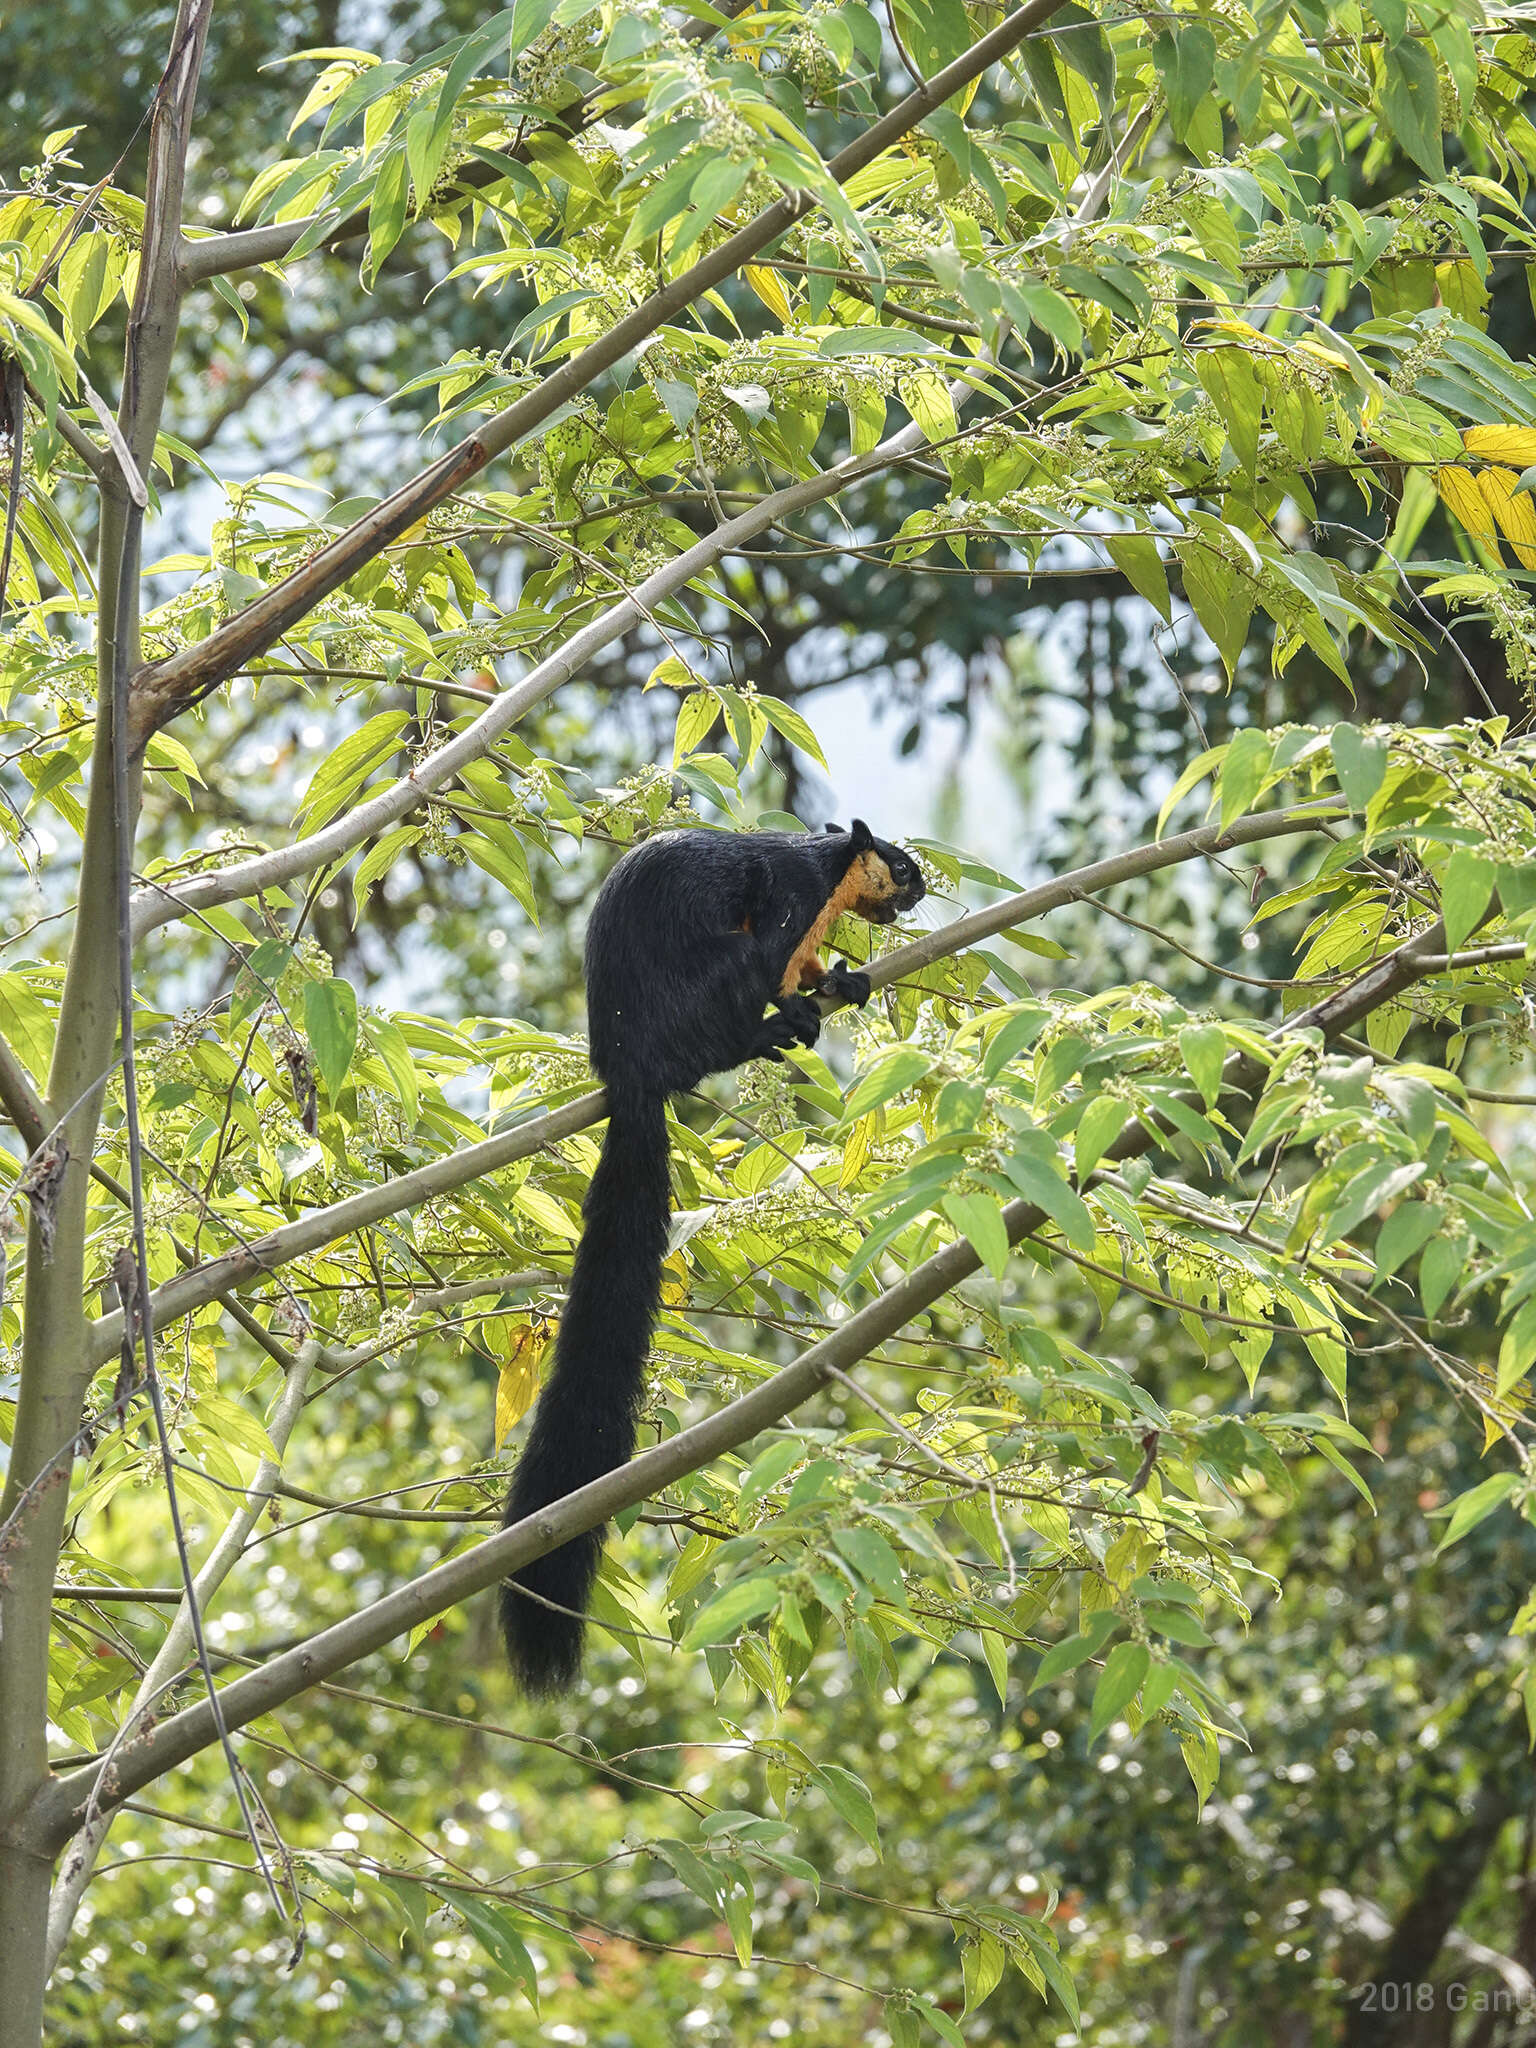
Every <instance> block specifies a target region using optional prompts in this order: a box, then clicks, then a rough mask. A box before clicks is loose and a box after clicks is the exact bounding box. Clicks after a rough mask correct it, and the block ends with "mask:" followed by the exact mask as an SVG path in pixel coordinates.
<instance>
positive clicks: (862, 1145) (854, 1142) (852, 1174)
mask: <svg viewBox="0 0 1536 2048" xmlns="http://www.w3.org/2000/svg"><path fill="white" fill-rule="evenodd" d="M873 1124H874V1114H873V1112H871V1113H870V1115H868V1116H861V1117H860V1118H859V1120H858V1122H857V1123H856V1124H855V1125H854V1127H853V1129H852V1130H851V1131H850V1132H849V1133H848V1140H847V1143H846V1144H845V1145H844V1146H843V1163H842V1167H841V1169H840V1171H839V1173H838V1176H837V1185H838V1187H839V1188H845V1187H848V1186H849V1185H850V1184H851V1183H852V1182H853V1181H856V1180H857V1179H858V1177H859V1175H860V1174H861V1173H862V1172H863V1170H864V1162H865V1160H866V1159H868V1157H869V1140H870V1133H871V1129H872V1127H873Z"/></svg>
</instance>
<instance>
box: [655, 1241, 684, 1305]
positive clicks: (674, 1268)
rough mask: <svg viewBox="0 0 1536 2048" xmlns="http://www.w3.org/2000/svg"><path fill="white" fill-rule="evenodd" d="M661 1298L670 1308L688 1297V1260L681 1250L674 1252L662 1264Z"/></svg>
mask: <svg viewBox="0 0 1536 2048" xmlns="http://www.w3.org/2000/svg"><path fill="white" fill-rule="evenodd" d="M661 1298H662V1301H663V1302H664V1304H665V1305H666V1306H667V1307H668V1308H677V1307H678V1306H679V1304H680V1303H682V1302H685V1301H686V1300H687V1299H688V1261H687V1260H686V1259H685V1258H684V1257H683V1255H682V1253H681V1252H674V1253H673V1254H672V1256H671V1258H669V1259H667V1260H665V1261H664V1262H663V1264H662V1268H661Z"/></svg>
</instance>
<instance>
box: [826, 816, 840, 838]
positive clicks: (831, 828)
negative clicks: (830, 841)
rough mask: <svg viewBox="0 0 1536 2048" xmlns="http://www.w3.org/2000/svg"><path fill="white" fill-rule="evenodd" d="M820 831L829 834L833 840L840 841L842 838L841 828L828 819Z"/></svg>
mask: <svg viewBox="0 0 1536 2048" xmlns="http://www.w3.org/2000/svg"><path fill="white" fill-rule="evenodd" d="M821 829H822V831H823V832H826V833H830V834H831V836H832V837H833V838H834V839H841V838H842V836H843V828H842V826H841V825H838V824H835V823H834V822H833V821H832V820H831V819H830V818H829V819H828V820H827V822H826V824H825V825H823V826H822V828H821Z"/></svg>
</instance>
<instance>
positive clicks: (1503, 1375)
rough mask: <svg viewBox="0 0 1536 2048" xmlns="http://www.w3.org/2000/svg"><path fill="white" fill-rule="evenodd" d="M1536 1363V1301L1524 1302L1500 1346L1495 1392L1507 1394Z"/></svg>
mask: <svg viewBox="0 0 1536 2048" xmlns="http://www.w3.org/2000/svg"><path fill="white" fill-rule="evenodd" d="M1533 1362H1536V1300H1530V1301H1526V1302H1524V1303H1523V1304H1522V1305H1521V1307H1520V1309H1519V1311H1518V1313H1517V1314H1516V1316H1515V1319H1514V1321H1513V1322H1512V1323H1511V1324H1510V1326H1509V1328H1508V1329H1507V1330H1506V1331H1505V1332H1504V1338H1503V1341H1502V1343H1501V1344H1500V1345H1499V1369H1498V1382H1497V1385H1496V1386H1495V1388H1494V1392H1495V1393H1498V1394H1507V1393H1508V1392H1509V1390H1510V1388H1511V1387H1513V1386H1515V1385H1517V1384H1518V1382H1519V1381H1521V1380H1523V1379H1524V1378H1525V1376H1526V1374H1527V1373H1528V1372H1529V1371H1530V1369H1531V1365H1532V1363H1533Z"/></svg>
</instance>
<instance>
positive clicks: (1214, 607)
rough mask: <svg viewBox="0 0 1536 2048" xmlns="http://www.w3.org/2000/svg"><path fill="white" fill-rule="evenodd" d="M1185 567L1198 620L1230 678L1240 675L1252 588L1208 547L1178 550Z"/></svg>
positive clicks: (1188, 545) (1190, 546) (1191, 545)
mask: <svg viewBox="0 0 1536 2048" xmlns="http://www.w3.org/2000/svg"><path fill="white" fill-rule="evenodd" d="M1179 558H1180V560H1181V561H1182V562H1183V564H1184V590H1185V594H1186V595H1187V597H1188V598H1189V601H1190V603H1191V605H1193V607H1194V612H1195V617H1196V618H1197V619H1198V620H1199V621H1200V624H1201V626H1202V627H1203V628H1204V629H1205V631H1206V633H1207V634H1208V635H1209V637H1210V638H1211V639H1212V640H1213V641H1214V642H1215V645H1216V652H1217V653H1218V654H1219V655H1220V656H1221V659H1222V663H1223V666H1224V667H1225V669H1226V671H1227V674H1228V676H1229V677H1231V676H1235V675H1236V674H1237V657H1238V656H1239V655H1240V654H1241V653H1242V651H1243V642H1244V640H1245V639H1246V638H1247V636H1248V621H1249V620H1250V619H1251V618H1252V617H1253V603H1254V599H1253V585H1252V584H1251V583H1250V582H1249V581H1248V578H1247V577H1246V576H1244V575H1243V574H1242V573H1241V571H1239V570H1237V569H1234V568H1233V567H1232V565H1231V563H1230V562H1227V561H1225V560H1224V559H1223V558H1222V557H1221V556H1220V555H1218V554H1216V553H1215V552H1214V551H1213V550H1212V549H1211V548H1210V547H1209V546H1206V545H1203V544H1201V543H1198V542H1195V541H1186V542H1184V543H1182V545H1181V546H1180V548H1179Z"/></svg>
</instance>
